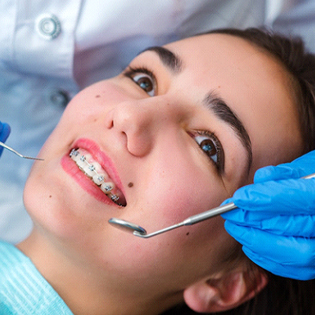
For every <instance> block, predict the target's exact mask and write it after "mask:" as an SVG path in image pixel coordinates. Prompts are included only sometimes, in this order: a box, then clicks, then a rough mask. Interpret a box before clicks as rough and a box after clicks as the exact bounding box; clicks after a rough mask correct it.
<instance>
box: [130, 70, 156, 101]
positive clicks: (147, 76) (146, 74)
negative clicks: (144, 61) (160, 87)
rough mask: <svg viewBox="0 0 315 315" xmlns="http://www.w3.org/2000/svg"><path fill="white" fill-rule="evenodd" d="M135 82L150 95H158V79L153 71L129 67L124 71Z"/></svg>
mask: <svg viewBox="0 0 315 315" xmlns="http://www.w3.org/2000/svg"><path fill="white" fill-rule="evenodd" d="M124 75H125V76H127V77H128V78H130V79H131V80H132V81H133V82H135V83H136V84H137V85H139V86H140V88H141V89H142V90H143V91H145V92H146V93H147V94H148V95H149V96H155V95H156V80H155V77H154V75H153V73H152V72H151V71H149V70H148V69H145V68H139V69H134V68H131V67H129V68H128V70H127V71H126V72H125V73H124Z"/></svg>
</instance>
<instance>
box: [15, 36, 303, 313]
mask: <svg viewBox="0 0 315 315" xmlns="http://www.w3.org/2000/svg"><path fill="white" fill-rule="evenodd" d="M166 48H168V49H169V50H171V51H172V52H173V53H175V54H176V55H177V56H178V57H180V59H181V62H180V63H177V64H176V65H177V67H175V69H170V67H169V65H167V63H166V61H165V60H164V61H162V60H161V59H160V58H159V57H158V55H157V53H156V52H155V51H146V52H144V53H142V54H140V55H139V56H138V57H136V58H135V59H134V60H133V61H132V62H131V67H133V68H146V69H147V70H149V71H151V72H153V73H154V75H155V79H156V82H155V84H154V89H153V90H152V89H151V90H150V93H151V92H153V94H154V96H153V97H151V96H150V95H148V93H147V92H146V91H144V90H143V89H142V88H141V87H140V86H139V84H138V83H139V81H138V79H139V75H140V78H143V77H145V78H147V77H148V74H147V73H144V72H147V71H144V70H143V69H142V70H141V71H139V70H138V72H137V74H136V75H132V77H130V75H129V77H128V76H126V75H124V74H121V75H119V76H117V77H115V78H113V79H110V80H106V81H101V82H98V83H96V84H94V85H92V86H90V87H88V88H86V89H85V90H83V91H82V92H81V93H79V94H78V95H77V96H76V97H75V98H74V99H73V100H72V101H71V102H70V104H69V105H68V106H67V108H66V110H65V113H64V115H63V117H62V119H61V121H60V123H59V125H58V126H57V127H56V129H55V131H54V132H53V133H52V135H51V136H50V137H49V139H48V140H47V142H46V143H45V145H44V147H43V149H42V150H41V153H40V157H42V158H44V159H45V161H44V162H36V163H35V164H34V166H33V169H32V171H31V174H30V177H29V179H28V181H27V184H26V188H25V192H24V200H25V206H26V208H27V210H28V211H29V213H30V215H31V216H32V218H33V221H34V230H33V232H32V234H31V235H30V237H29V238H27V239H26V240H25V241H24V242H22V243H20V244H19V245H18V247H19V248H20V249H21V250H22V251H23V252H24V253H25V254H26V255H28V256H29V257H30V258H31V259H32V261H33V262H34V264H35V265H36V266H37V268H38V269H39V271H40V272H41V273H42V274H43V276H44V277H45V278H46V279H47V280H48V281H49V282H50V283H51V285H52V286H53V287H54V288H55V290H57V292H58V293H59V294H60V295H61V297H62V298H63V299H64V300H65V302H66V303H67V304H68V305H69V307H70V308H71V309H72V310H73V312H74V313H75V314H91V313H92V314H142V313H143V314H148V313H150V314H158V313H160V312H161V311H163V310H165V309H167V308H169V307H171V306H172V305H175V304H177V303H179V302H181V301H182V300H183V292H184V290H185V289H187V288H189V287H191V286H192V285H193V284H195V283H203V282H205V281H206V280H209V279H212V280H213V281H212V282H215V281H214V280H217V279H220V277H222V275H223V274H224V273H225V270H226V265H225V263H224V261H226V260H227V259H228V258H229V255H230V253H231V252H232V251H233V249H235V247H236V245H237V244H236V242H235V241H234V240H233V239H232V238H231V237H230V236H229V235H228V234H227V233H226V232H225V230H224V226H223V223H224V221H223V219H222V218H221V217H217V218H213V219H211V220H209V221H205V222H203V223H200V224H197V225H194V226H191V227H184V228H181V229H178V230H174V231H172V232H169V233H165V234H163V235H160V236H157V237H154V238H152V239H147V240H143V239H140V238H137V237H134V236H132V235H130V234H128V233H124V232H121V231H120V230H118V229H115V228H113V227H112V226H110V225H109V224H108V219H109V218H111V217H118V218H123V219H125V220H129V221H131V222H135V223H137V224H139V225H141V226H143V227H145V228H146V230H147V231H148V232H151V231H155V230H157V229H160V228H162V227H166V226H168V225H170V224H174V223H177V222H179V221H181V220H183V219H185V218H186V217H188V216H190V215H193V214H195V213H199V212H201V211H205V210H207V209H210V208H212V207H215V206H218V205H219V204H220V203H221V202H222V201H223V200H225V199H226V198H228V197H230V196H231V195H232V194H233V192H234V191H235V190H236V189H237V188H239V187H240V186H243V185H245V184H247V183H250V182H251V180H252V177H253V174H254V172H255V170H257V169H258V168H259V167H262V166H265V165H269V164H277V163H280V162H286V161H289V160H292V159H293V158H295V157H297V156H298V155H299V154H300V153H301V137H300V133H299V128H298V122H297V118H296V117H297V111H296V109H295V106H294V104H293V98H292V97H291V96H290V84H289V80H288V75H287V74H286V73H285V71H284V70H283V69H282V68H281V66H279V65H278V63H277V62H276V61H275V60H274V59H273V58H271V57H270V56H269V55H267V54H266V53H264V52H261V51H259V50H258V49H257V48H255V47H253V46H252V45H251V44H249V43H247V42H246V41H244V40H242V39H239V38H236V37H233V36H229V35H218V34H217V35H216V34H212V35H203V36H199V37H194V38H190V39H186V40H182V41H179V42H175V43H171V44H169V45H167V46H166ZM146 80H147V79H146ZM146 82H147V81H146ZM149 82H150V81H149ZM209 93H212V95H216V96H220V97H221V98H223V99H224V100H225V101H226V103H227V104H228V105H229V107H230V108H231V110H232V111H233V112H234V113H235V115H237V117H238V118H239V120H240V121H241V122H242V124H243V125H244V127H245V129H246V130H247V133H248V135H249V137H250V141H251V146H252V163H251V165H250V168H249V169H248V166H249V161H248V158H247V151H246V149H245V147H244V145H243V143H242V142H241V141H240V139H239V137H238V136H237V135H236V133H235V131H234V130H233V129H232V128H231V127H230V126H229V125H228V124H227V123H226V122H224V121H222V120H221V119H219V118H218V117H217V116H216V115H215V114H214V112H213V111H211V110H209V109H208V108H207V107H206V106H205V105H204V103H205V102H204V100H205V98H206V97H207V96H208V95H209ZM205 130H206V131H209V132H211V133H214V134H215V135H216V137H217V138H218V139H219V141H220V143H221V145H222V150H224V168H223V167H222V166H219V167H217V166H216V165H215V163H213V161H212V160H211V159H210V158H209V157H208V156H207V155H206V154H205V152H204V151H203V150H201V148H200V147H199V145H198V143H197V142H196V141H197V140H198V141H199V138H198V137H197V136H199V134H198V132H199V133H200V132H203V131H205ZM208 138H209V137H208ZM80 139H81V140H80ZM82 139H83V140H82ZM78 140H79V141H82V143H85V144H87V145H91V146H93V147H96V148H97V152H102V153H100V156H101V155H102V154H104V155H102V159H103V160H106V165H109V166H107V167H108V168H109V169H110V170H109V172H110V173H111V174H112V176H113V177H114V178H115V182H119V183H121V184H118V186H119V188H120V190H121V191H122V192H123V193H124V195H125V197H126V201H127V206H126V207H119V206H117V205H116V204H114V203H112V202H107V201H105V202H104V201H102V200H99V198H97V197H96V195H95V194H93V193H91V186H92V185H93V184H92V182H91V181H89V180H88V179H87V178H83V177H82V176H80V175H71V174H70V173H71V172H70V173H69V171H67V170H66V169H67V167H65V166H64V164H63V162H62V161H63V160H65V159H66V156H68V154H69V152H70V150H71V149H72V148H73V147H75V146H76V142H77V141H78ZM108 161H110V162H108ZM221 161H222V157H221ZM68 162H69V161H68ZM68 162H67V163H68ZM67 163H66V164H67ZM67 165H70V164H69V163H68V164H67ZM130 183H132V185H130ZM240 268H241V267H240ZM210 282H211V281H208V283H210ZM241 295H242V294H241ZM241 297H242V296H241ZM241 297H240V300H241ZM208 304H209V303H208ZM232 304H233V303H232ZM231 307H234V304H233V305H232V306H231Z"/></svg>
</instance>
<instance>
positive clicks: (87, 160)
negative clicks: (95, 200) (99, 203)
mask: <svg viewBox="0 0 315 315" xmlns="http://www.w3.org/2000/svg"><path fill="white" fill-rule="evenodd" d="M70 157H71V159H72V160H73V161H75V163H76V164H77V165H78V167H79V168H80V170H81V171H83V172H84V173H85V174H86V175H87V176H88V177H89V178H91V180H92V181H93V182H94V183H95V184H96V185H97V186H100V189H101V190H102V191H103V192H104V193H105V194H106V195H107V196H108V197H109V198H110V199H111V200H112V201H114V202H115V203H117V202H118V200H119V197H118V196H117V195H115V194H113V193H112V192H111V191H112V190H113V189H114V188H115V184H114V183H113V182H110V181H108V175H107V174H106V173H105V171H104V170H103V169H102V167H101V165H100V164H99V163H97V162H94V161H92V162H91V159H92V156H91V155H90V154H89V153H85V154H82V153H80V151H79V150H78V149H72V150H71V152H70Z"/></svg>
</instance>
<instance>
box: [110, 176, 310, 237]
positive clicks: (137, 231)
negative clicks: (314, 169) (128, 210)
mask: <svg viewBox="0 0 315 315" xmlns="http://www.w3.org/2000/svg"><path fill="white" fill-rule="evenodd" d="M314 177H315V173H313V174H311V175H307V176H304V177H302V178H304V179H310V178H314ZM236 208H237V206H236V205H235V204H234V203H233V202H230V203H227V204H225V205H223V206H219V207H216V208H213V209H210V210H207V211H205V212H202V213H199V214H196V215H193V216H191V217H189V218H187V219H186V220H184V221H182V222H180V223H177V224H174V225H171V226H169V227H166V228H164V229H161V230H158V231H156V232H153V233H150V234H147V231H146V230H145V229H144V228H143V227H141V226H140V225H137V224H134V223H131V222H128V221H125V220H122V219H117V218H111V219H109V220H108V222H109V223H110V224H111V225H113V226H114V227H116V228H120V229H122V230H124V231H125V232H132V233H133V235H135V236H138V237H141V238H149V237H152V236H155V235H158V234H162V233H165V232H167V231H170V230H174V229H177V228H179V227H181V226H185V225H193V224H195V223H199V222H202V221H204V220H208V219H210V218H213V217H215V216H218V215H220V214H223V213H225V212H228V211H231V210H233V209H236Z"/></svg>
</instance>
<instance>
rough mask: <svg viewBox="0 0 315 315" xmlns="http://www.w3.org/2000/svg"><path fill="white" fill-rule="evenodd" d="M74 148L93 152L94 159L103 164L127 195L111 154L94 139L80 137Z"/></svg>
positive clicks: (114, 181)
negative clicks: (102, 149) (103, 149)
mask: <svg viewBox="0 0 315 315" xmlns="http://www.w3.org/2000/svg"><path fill="white" fill-rule="evenodd" d="M73 148H81V149H84V150H86V151H88V152H89V153H91V155H92V157H93V159H94V160H95V161H96V162H98V163H99V164H100V165H101V166H102V168H103V169H104V171H105V172H106V173H107V174H108V176H109V177H110V178H111V180H112V181H113V183H114V184H115V186H116V187H117V188H118V189H119V190H120V191H121V192H122V193H123V194H124V195H125V192H124V189H123V185H122V182H121V180H120V177H119V175H118V172H117V169H116V167H115V165H114V163H113V161H112V160H111V159H110V158H109V156H107V155H106V154H105V153H104V152H103V151H101V149H100V147H99V145H97V144H96V143H95V142H94V141H93V140H90V139H87V138H80V139H78V140H77V141H76V142H75V143H74V145H73Z"/></svg>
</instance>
